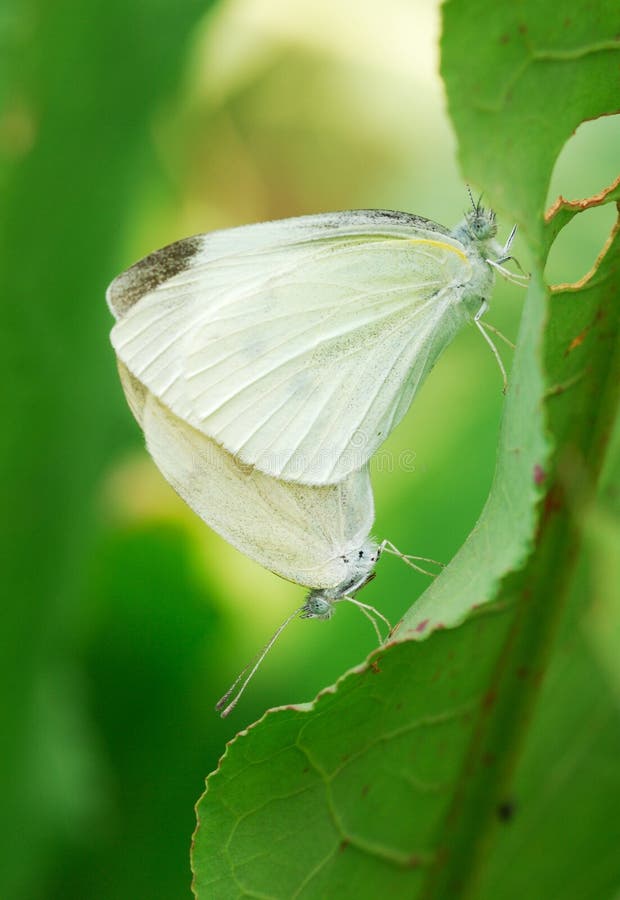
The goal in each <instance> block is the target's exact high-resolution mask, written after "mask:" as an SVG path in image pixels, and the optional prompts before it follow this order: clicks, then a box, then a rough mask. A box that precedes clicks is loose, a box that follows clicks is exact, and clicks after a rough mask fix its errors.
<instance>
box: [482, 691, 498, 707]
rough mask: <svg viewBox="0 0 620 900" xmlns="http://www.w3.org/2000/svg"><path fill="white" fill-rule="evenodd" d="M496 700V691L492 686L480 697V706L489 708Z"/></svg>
mask: <svg viewBox="0 0 620 900" xmlns="http://www.w3.org/2000/svg"><path fill="white" fill-rule="evenodd" d="M496 700H497V691H496V690H495V689H494V688H491V690H489V691H487V692H486V694H485V695H484V697H483V698H482V708H483V709H491V707H492V706H494V705H495V701H496Z"/></svg>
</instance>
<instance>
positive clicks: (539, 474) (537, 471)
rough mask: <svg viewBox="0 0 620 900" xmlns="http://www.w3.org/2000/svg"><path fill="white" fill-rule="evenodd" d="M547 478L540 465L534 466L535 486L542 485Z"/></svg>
mask: <svg viewBox="0 0 620 900" xmlns="http://www.w3.org/2000/svg"><path fill="white" fill-rule="evenodd" d="M546 477H547V473H546V472H545V470H544V469H543V467H542V466H541V465H539V463H536V465H535V466H534V484H538V485H540V484H542V483H543V482H544V480H545V478H546Z"/></svg>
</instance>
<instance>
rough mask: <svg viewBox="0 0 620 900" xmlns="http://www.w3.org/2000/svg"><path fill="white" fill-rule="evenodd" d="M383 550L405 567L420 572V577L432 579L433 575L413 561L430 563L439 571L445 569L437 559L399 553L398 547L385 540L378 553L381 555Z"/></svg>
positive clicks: (443, 564)
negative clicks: (425, 576)
mask: <svg viewBox="0 0 620 900" xmlns="http://www.w3.org/2000/svg"><path fill="white" fill-rule="evenodd" d="M384 550H385V552H386V553H391V554H392V556H398V558H399V559H402V561H403V562H404V563H406V565H408V566H410V567H411V568H412V569H415V570H416V572H421V574H422V575H428V576H429V577H430V578H434V577H435V573H434V572H429V571H428V570H427V569H423V568H422V566H418V565H416V563H414V562H413V560H414V559H415V560H417V561H418V562H428V563H432V565H434V566H439V567H440V568H441V569H443V568H445V563H442V562H439V560H437V559H431V558H430V557H429V556H413V555H411V554H410V553H401V552H400V550H399V549H398V547H396V546H394V544H393V543H392V542H391V541H388V540H387V539H386V540H384V541H382V543H381V545H380V547H379V553H383V551H384Z"/></svg>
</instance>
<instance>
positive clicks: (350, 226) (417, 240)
mask: <svg viewBox="0 0 620 900" xmlns="http://www.w3.org/2000/svg"><path fill="white" fill-rule="evenodd" d="M471 275H472V265H471V263H470V261H469V259H468V257H467V255H466V253H465V250H464V248H463V245H462V244H460V243H459V242H458V241H457V240H455V239H454V238H452V237H451V236H450V235H449V233H448V232H447V231H446V230H445V229H443V228H442V227H441V226H439V225H435V224H434V223H432V222H428V221H427V220H425V219H420V218H418V217H415V216H408V215H406V214H404V213H383V212H373V211H369V212H366V211H359V212H347V213H336V214H329V215H324V216H308V217H302V218H300V219H290V220H285V221H283V222H273V223H265V224H260V225H252V226H246V227H244V228H237V229H231V230H230V231H224V232H215V233H213V234H210V235H203V236H200V237H196V238H189V239H188V240H186V241H180V242H178V243H177V244H173V245H171V246H170V247H169V248H164V249H163V250H161V251H158V252H157V253H155V254H152V255H151V256H150V257H147V258H146V259H145V260H142V261H141V262H140V263H137V264H136V266H133V267H132V268H131V269H129V270H128V271H127V272H125V273H124V274H123V275H121V276H119V278H117V279H116V280H115V281H114V282H113V283H112V285H111V286H110V289H109V291H108V302H109V303H110V306H111V308H112V310H113V312H114V313H115V315H116V316H117V317H118V322H117V324H116V326H115V327H114V329H113V331H112V343H113V345H114V348H115V350H116V353H117V355H118V357H119V359H120V360H121V361H122V362H123V363H124V364H125V365H126V366H127V368H128V369H129V370H130V371H131V372H132V373H133V374H134V375H135V376H136V377H137V378H138V379H139V380H140V381H141V382H142V383H144V385H146V387H147V388H148V389H149V390H150V391H152V392H153V393H154V394H155V395H156V396H157V397H159V398H160V399H161V400H162V401H163V402H164V403H165V404H166V406H168V407H169V408H170V409H171V410H172V411H173V412H174V413H175V414H176V415H177V416H179V417H180V418H181V419H183V420H185V421H186V422H188V423H189V424H191V425H192V426H194V427H195V428H197V429H198V430H199V431H201V432H202V433H203V434H205V435H208V436H209V437H212V438H214V439H215V440H216V441H218V442H219V443H221V444H222V445H223V446H224V447H225V448H226V449H227V450H229V451H230V452H231V453H234V454H235V455H237V456H238V457H239V459H240V460H241V461H242V462H244V463H247V464H250V465H254V466H256V467H257V468H259V469H261V470H262V471H264V472H266V473H268V474H271V475H274V476H276V477H280V478H283V479H286V480H291V481H299V482H302V483H307V484H329V483H333V482H336V481H338V480H340V479H341V478H343V477H345V476H346V475H347V474H348V473H349V472H351V471H353V470H355V469H357V468H359V467H360V466H362V465H364V463H365V462H366V461H367V460H368V459H369V458H370V456H371V455H372V454H373V453H374V451H375V450H376V449H377V447H378V446H379V445H380V444H381V443H382V442H383V440H385V438H386V437H387V435H388V434H389V432H390V431H391V430H392V428H394V426H395V425H396V424H397V423H398V422H399V421H400V419H401V418H402V416H403V414H404V413H405V411H406V410H407V408H408V406H409V404H410V402H411V400H412V398H413V396H414V394H415V392H416V390H417V388H418V387H419V385H420V384H421V382H422V381H423V379H424V377H425V376H426V374H427V373H428V371H429V370H430V368H431V367H432V365H433V363H434V362H435V360H436V358H437V356H438V355H439V354H440V353H441V350H442V349H443V348H444V347H445V345H446V344H447V343H448V342H449V341H450V340H451V338H452V336H453V334H454V333H455V332H456V331H457V330H458V328H459V327H460V326H461V323H462V322H463V321H464V319H465V318H466V314H465V311H464V309H463V308H460V307H459V304H458V300H459V299H460V298H461V296H462V294H463V290H464V286H465V285H466V284H467V282H468V281H469V280H470V279H471Z"/></svg>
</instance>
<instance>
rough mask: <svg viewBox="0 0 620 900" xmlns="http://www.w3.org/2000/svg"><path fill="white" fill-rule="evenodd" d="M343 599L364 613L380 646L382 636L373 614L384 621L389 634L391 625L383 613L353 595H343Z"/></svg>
mask: <svg viewBox="0 0 620 900" xmlns="http://www.w3.org/2000/svg"><path fill="white" fill-rule="evenodd" d="M343 599H344V600H348V601H349V603H352V604H353V605H354V606H357V608H358V609H359V610H361V612H363V613H364V615H365V616H366V618H367V619H368V620H369V621H370V622H372V627H373V628H374V629H375V634H376V635H377V640H378V641H379V646H380V647H381V645H382V644H383V638H382V637H381V632H380V631H379V626H378V625H377V621H376V619H375V616H377V617H378V618H379V619H381V620H382V621H383V622H385V624H386V625H387V627H388V635H389V634H390V633H391V632H392V630H393V629H392V625H391V623H390V622H389V621H388V619H386V618H385V616H384V615H383V613H380V612H379V610H378V609H375V607H374V606H370V605H369V604H368V603H362V602H361V601H360V600H356V599H355V597H344V598H343ZM373 613H374V615H373Z"/></svg>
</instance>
